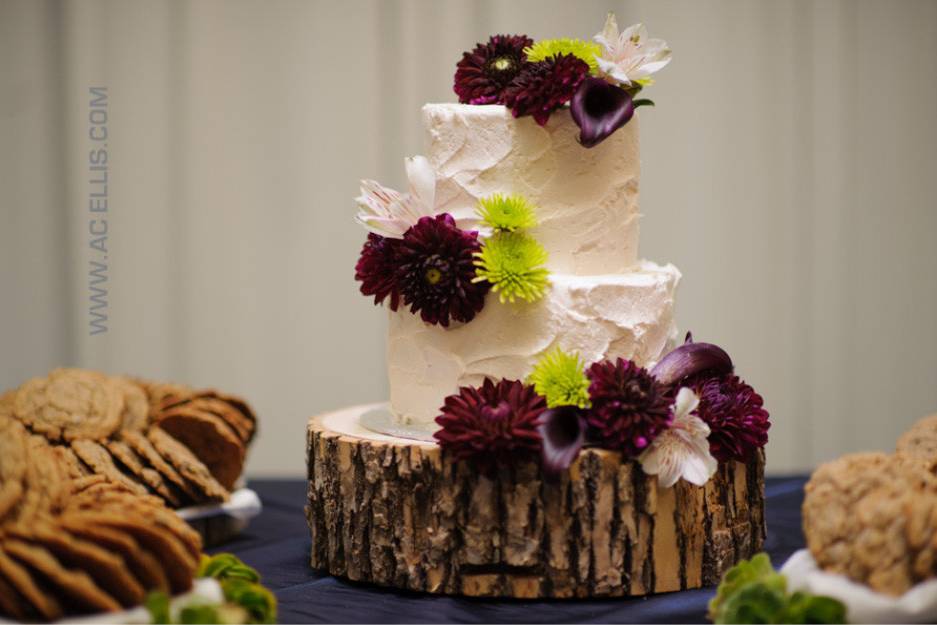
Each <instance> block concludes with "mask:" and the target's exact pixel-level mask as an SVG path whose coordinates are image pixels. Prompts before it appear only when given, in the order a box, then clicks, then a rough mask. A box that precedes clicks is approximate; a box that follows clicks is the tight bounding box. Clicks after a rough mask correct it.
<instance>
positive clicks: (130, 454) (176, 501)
mask: <svg viewBox="0 0 937 625" xmlns="http://www.w3.org/2000/svg"><path fill="white" fill-rule="evenodd" d="M105 446H106V447H107V450H108V451H110V452H111V455H112V456H113V457H114V459H115V460H117V461H118V462H119V463H120V464H121V465H122V466H123V467H125V468H126V469H127V471H128V472H129V473H131V474H132V475H133V476H135V477H136V478H137V479H138V480H139V481H140V482H142V483H143V484H146V485H147V486H148V487H150V489H151V490H152V491H153V492H154V493H156V494H157V495H159V496H160V497H162V498H163V499H164V500H165V501H166V502H167V503H168V504H169V505H171V506H173V507H175V508H178V507H179V506H180V505H182V501H181V499H180V498H179V496H178V495H177V494H176V493H175V492H174V491H173V489H172V488H171V487H170V486H169V484H167V483H166V481H165V480H164V479H163V476H162V475H160V473H159V471H157V470H156V469H152V468H150V467H148V466H145V465H144V463H143V460H142V459H141V458H140V456H138V455H137V454H136V452H134V451H133V450H132V449H131V448H130V446H129V445H127V443H124V442H123V441H113V440H112V441H107V443H106V444H105Z"/></svg>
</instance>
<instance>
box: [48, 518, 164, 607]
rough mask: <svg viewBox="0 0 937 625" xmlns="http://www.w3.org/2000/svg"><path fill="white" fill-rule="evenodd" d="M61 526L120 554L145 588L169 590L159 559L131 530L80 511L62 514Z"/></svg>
mask: <svg viewBox="0 0 937 625" xmlns="http://www.w3.org/2000/svg"><path fill="white" fill-rule="evenodd" d="M59 525H60V526H61V527H62V528H63V529H64V530H67V531H68V532H70V533H71V534H73V535H75V536H78V537H80V538H82V539H84V540H87V541H89V542H92V543H94V544H97V545H100V546H101V547H103V548H105V549H107V550H108V551H110V552H111V553H115V554H118V555H120V556H121V557H122V558H123V559H124V562H126V563H127V568H128V569H129V570H130V572H131V573H133V575H134V577H136V579H137V581H139V582H140V585H141V586H142V587H143V588H144V589H145V590H147V591H150V590H161V591H163V592H168V591H169V578H168V577H167V576H166V571H164V570H163V565H162V564H161V563H160V560H159V558H157V557H156V556H155V555H154V554H153V552H151V551H149V550H147V549H145V548H144V547H142V546H141V545H140V543H139V542H137V540H136V539H135V538H133V536H132V535H131V534H130V533H129V532H124V531H121V530H118V529H113V528H110V527H104V526H101V525H96V524H94V523H92V522H90V521H89V520H88V519H86V518H84V517H83V516H82V515H81V514H77V515H70V514H66V515H63V516H62V517H60V518H59Z"/></svg>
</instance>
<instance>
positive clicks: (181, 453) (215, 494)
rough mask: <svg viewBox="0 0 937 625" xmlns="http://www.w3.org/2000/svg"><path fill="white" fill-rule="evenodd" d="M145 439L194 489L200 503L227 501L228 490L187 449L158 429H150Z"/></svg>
mask: <svg viewBox="0 0 937 625" xmlns="http://www.w3.org/2000/svg"><path fill="white" fill-rule="evenodd" d="M147 438H149V440H150V443H152V444H153V447H154V448H155V449H156V451H158V452H159V454H160V455H161V456H162V457H163V458H165V459H166V461H167V462H169V463H170V464H171V465H172V466H173V468H174V469H176V471H178V472H179V475H181V476H182V477H183V478H185V480H186V481H187V482H188V483H189V484H191V485H192V486H193V487H195V489H196V490H197V492H198V493H199V494H200V495H201V498H200V501H202V502H209V501H211V502H220V501H227V500H228V497H229V495H230V494H229V493H228V490H227V489H226V488H225V487H224V486H222V485H221V484H220V483H219V482H218V480H216V479H215V478H214V476H213V475H212V474H211V472H210V471H209V470H208V467H206V466H205V464H204V463H203V462H202V461H201V460H199V459H198V458H197V457H196V456H195V454H193V453H192V452H191V451H190V450H189V448H188V447H186V446H185V445H183V444H182V443H180V442H179V441H177V440H176V439H175V438H173V437H172V436H170V435H169V434H168V433H167V432H166V431H165V430H162V429H161V428H158V427H155V428H150V430H149V431H148V432H147Z"/></svg>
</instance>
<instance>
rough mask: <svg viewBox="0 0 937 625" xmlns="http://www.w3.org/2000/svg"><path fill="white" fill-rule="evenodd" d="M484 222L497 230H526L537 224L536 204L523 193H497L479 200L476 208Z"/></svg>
mask: <svg viewBox="0 0 937 625" xmlns="http://www.w3.org/2000/svg"><path fill="white" fill-rule="evenodd" d="M476 210H477V212H478V216H479V217H481V220H482V222H483V223H484V224H485V225H487V226H490V227H491V228H493V229H495V230H507V231H509V232H514V231H515V230H524V229H526V228H533V227H534V226H536V225H537V216H536V215H535V214H534V205H533V204H531V203H530V202H529V201H528V200H527V198H525V197H524V196H523V195H501V194H500V193H495V194H494V195H489V196H488V197H483V198H481V199H480V200H478V208H477V209H476Z"/></svg>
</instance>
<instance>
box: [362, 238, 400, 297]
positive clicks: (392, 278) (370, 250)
mask: <svg viewBox="0 0 937 625" xmlns="http://www.w3.org/2000/svg"><path fill="white" fill-rule="evenodd" d="M399 246H400V239H390V238H385V237H382V236H380V235H378V234H374V233H373V232H372V233H369V234H368V240H367V241H365V243H364V247H362V248H361V256H360V257H359V258H358V264H356V265H355V280H358V281H359V282H361V293H363V294H364V295H373V296H374V303H375V304H380V303H381V302H383V301H384V299H385V298H387V297H388V296H389V297H390V309H391V310H397V307H398V306H399V305H400V289H399V288H398V286H397V278H396V270H397V249H398V248H399Z"/></svg>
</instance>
